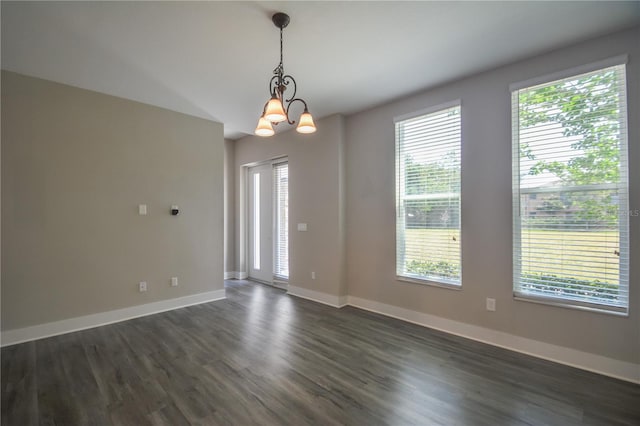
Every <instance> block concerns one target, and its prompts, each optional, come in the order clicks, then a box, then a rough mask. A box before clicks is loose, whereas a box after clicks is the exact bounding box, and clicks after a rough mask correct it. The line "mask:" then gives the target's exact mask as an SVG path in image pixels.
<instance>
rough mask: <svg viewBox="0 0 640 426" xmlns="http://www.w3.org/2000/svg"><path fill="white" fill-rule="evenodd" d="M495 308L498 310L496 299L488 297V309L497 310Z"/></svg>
mask: <svg viewBox="0 0 640 426" xmlns="http://www.w3.org/2000/svg"><path fill="white" fill-rule="evenodd" d="M495 310H496V299H492V298H490V297H487V311H491V312H495Z"/></svg>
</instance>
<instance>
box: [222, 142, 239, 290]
mask: <svg viewBox="0 0 640 426" xmlns="http://www.w3.org/2000/svg"><path fill="white" fill-rule="evenodd" d="M234 150H235V142H234V141H232V140H227V139H225V141H224V273H225V276H228V277H229V278H232V274H233V273H234V271H235V223H236V221H235V161H234V156H235V154H234Z"/></svg>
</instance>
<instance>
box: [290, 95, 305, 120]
mask: <svg viewBox="0 0 640 426" xmlns="http://www.w3.org/2000/svg"><path fill="white" fill-rule="evenodd" d="M294 102H302V104H303V105H304V111H305V112H307V111H308V110H309V108H307V103H306V102H305V101H304V99H301V98H295V99H292V100H291V101H289V104H288V105H287V111H286V113H287V123H289V124H296V121H295V120H289V108H291V105H293V103H294Z"/></svg>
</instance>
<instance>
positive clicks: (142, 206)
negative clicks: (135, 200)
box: [138, 204, 147, 216]
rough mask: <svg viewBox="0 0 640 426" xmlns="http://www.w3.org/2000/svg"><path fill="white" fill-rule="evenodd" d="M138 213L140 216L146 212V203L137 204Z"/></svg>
mask: <svg viewBox="0 0 640 426" xmlns="http://www.w3.org/2000/svg"><path fill="white" fill-rule="evenodd" d="M138 214H139V215H140V216H145V215H146V214H147V205H146V204H140V205H138Z"/></svg>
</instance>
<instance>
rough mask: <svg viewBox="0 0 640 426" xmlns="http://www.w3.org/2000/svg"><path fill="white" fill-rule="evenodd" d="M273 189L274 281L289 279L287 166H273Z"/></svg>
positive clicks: (281, 164) (283, 164)
mask: <svg viewBox="0 0 640 426" xmlns="http://www.w3.org/2000/svg"><path fill="white" fill-rule="evenodd" d="M273 188H274V196H275V203H274V208H275V215H274V219H275V231H276V233H275V234H276V235H275V247H274V253H275V259H274V268H273V271H274V273H273V275H274V279H275V280H279V281H286V280H288V279H289V164H288V163H279V164H274V166H273Z"/></svg>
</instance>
